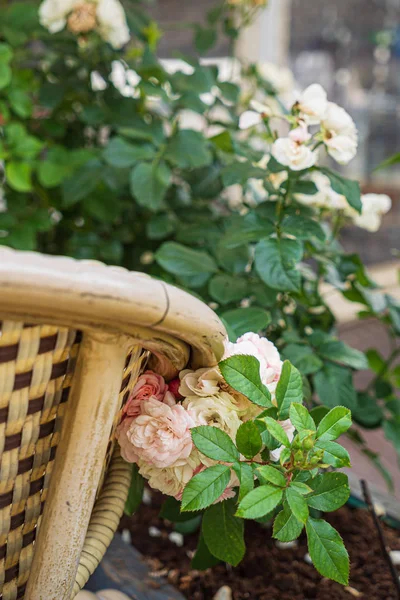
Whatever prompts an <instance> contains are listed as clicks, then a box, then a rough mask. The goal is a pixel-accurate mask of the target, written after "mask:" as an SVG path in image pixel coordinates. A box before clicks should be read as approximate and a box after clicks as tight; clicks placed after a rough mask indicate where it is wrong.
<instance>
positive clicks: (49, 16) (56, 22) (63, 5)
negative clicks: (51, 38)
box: [39, 0, 77, 33]
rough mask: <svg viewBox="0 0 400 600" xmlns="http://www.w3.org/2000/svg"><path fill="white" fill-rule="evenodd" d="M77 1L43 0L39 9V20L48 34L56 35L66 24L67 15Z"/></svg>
mask: <svg viewBox="0 0 400 600" xmlns="http://www.w3.org/2000/svg"><path fill="white" fill-rule="evenodd" d="M76 3H77V0H44V2H42V4H41V5H40V8H39V20H40V24H41V25H43V27H45V28H46V29H48V31H50V33H57V32H58V31H61V30H62V29H64V27H65V25H66V24H67V15H68V13H70V12H71V11H72V9H73V8H74V6H75V4H76Z"/></svg>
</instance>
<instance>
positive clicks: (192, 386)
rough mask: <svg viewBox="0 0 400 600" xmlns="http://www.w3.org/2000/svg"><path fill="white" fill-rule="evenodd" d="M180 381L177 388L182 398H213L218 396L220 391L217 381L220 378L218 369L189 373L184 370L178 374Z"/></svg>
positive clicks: (198, 370)
mask: <svg viewBox="0 0 400 600" xmlns="http://www.w3.org/2000/svg"><path fill="white" fill-rule="evenodd" d="M179 379H180V381H181V383H180V386H179V393H180V394H181V395H182V396H192V395H193V394H195V395H197V396H204V397H207V396H213V395H216V394H218V392H219V391H220V388H219V385H218V383H219V381H221V379H222V376H221V374H220V373H219V371H218V369H208V368H207V369H197V371H191V370H190V369H185V370H184V371H181V373H180V374H179Z"/></svg>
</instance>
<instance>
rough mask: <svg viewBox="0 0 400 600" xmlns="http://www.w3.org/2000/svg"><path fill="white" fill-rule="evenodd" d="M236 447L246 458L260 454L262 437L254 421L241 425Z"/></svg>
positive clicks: (237, 434)
mask: <svg viewBox="0 0 400 600" xmlns="http://www.w3.org/2000/svg"><path fill="white" fill-rule="evenodd" d="M192 431H193V430H192ZM236 445H237V448H238V450H239V452H240V453H241V454H243V456H245V457H246V458H253V456H256V454H258V453H259V452H260V450H261V448H262V440H261V435H260V432H259V431H258V427H257V425H255V423H253V421H247V422H246V423H242V424H241V426H240V427H239V429H238V430H237V433H236Z"/></svg>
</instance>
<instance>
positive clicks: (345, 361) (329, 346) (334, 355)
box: [318, 340, 368, 371]
mask: <svg viewBox="0 0 400 600" xmlns="http://www.w3.org/2000/svg"><path fill="white" fill-rule="evenodd" d="M318 354H319V355H320V356H322V358H326V359H328V360H332V361H333V362H337V363H340V364H341V365H346V366H347V367H351V368H352V369H357V371H361V370H362V369H368V360H367V358H366V356H365V354H364V353H363V352H360V351H359V350H355V349H354V348H350V346H348V345H347V344H345V343H344V342H341V341H339V340H333V341H330V342H325V343H324V344H322V345H321V346H319V348H318Z"/></svg>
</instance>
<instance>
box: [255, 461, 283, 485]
mask: <svg viewBox="0 0 400 600" xmlns="http://www.w3.org/2000/svg"><path fill="white" fill-rule="evenodd" d="M256 472H257V473H260V475H261V477H262V479H263V480H265V481H268V482H270V483H273V484H274V485H277V486H278V487H285V486H286V477H285V476H284V474H283V473H282V471H280V470H279V469H277V468H275V467H271V466H270V465H263V466H262V467H258V468H257V471H256Z"/></svg>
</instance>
